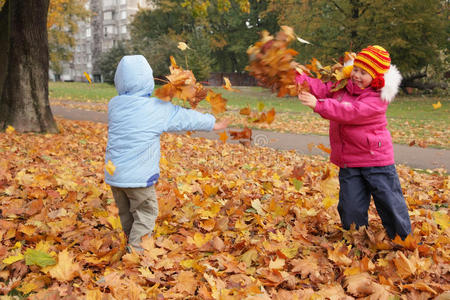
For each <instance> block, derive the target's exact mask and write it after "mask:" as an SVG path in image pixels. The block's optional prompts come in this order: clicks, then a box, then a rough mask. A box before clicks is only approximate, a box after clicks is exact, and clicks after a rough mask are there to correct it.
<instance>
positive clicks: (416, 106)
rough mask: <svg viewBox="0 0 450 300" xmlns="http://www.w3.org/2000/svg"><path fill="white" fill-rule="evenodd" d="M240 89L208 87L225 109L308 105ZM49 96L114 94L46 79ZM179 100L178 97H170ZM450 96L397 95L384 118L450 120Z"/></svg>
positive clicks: (92, 98) (106, 88)
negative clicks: (224, 103)
mask: <svg viewBox="0 0 450 300" xmlns="http://www.w3.org/2000/svg"><path fill="white" fill-rule="evenodd" d="M236 88H237V89H239V90H240V92H230V91H227V90H225V89H223V88H217V87H212V89H213V90H214V91H215V92H218V93H221V94H222V96H223V97H224V98H226V99H227V100H228V102H227V107H228V109H240V108H243V107H246V106H247V105H249V106H250V108H252V109H253V110H256V109H257V107H258V103H259V102H262V103H264V105H265V108H266V109H271V108H272V107H273V108H275V111H276V112H298V113H302V112H307V111H310V109H309V108H308V107H305V106H304V105H301V104H300V103H299V102H298V100H297V98H295V97H284V98H279V97H276V94H273V93H271V92H270V91H269V90H267V89H264V88H261V87H236ZM49 92H50V99H59V100H72V101H82V102H100V103H107V102H108V101H109V99H111V98H112V97H114V96H116V95H117V92H116V89H115V88H114V86H113V85H110V84H106V83H94V84H88V83H82V82H50V84H49ZM437 101H441V103H442V107H441V108H439V109H434V108H433V106H432V104H433V103H436V102H437ZM174 102H175V103H177V104H181V103H182V102H181V101H174ZM199 106H200V108H208V107H209V104H208V103H207V102H206V101H202V102H200V104H199ZM449 113H450V100H449V99H443V98H437V97H410V96H399V97H397V98H396V99H395V101H394V102H393V103H392V104H391V105H389V109H388V112H387V117H388V118H395V119H404V120H415V121H423V122H426V121H436V120H441V121H444V122H445V123H446V124H449V123H450V118H449V117H448V116H449V115H450V114H449Z"/></svg>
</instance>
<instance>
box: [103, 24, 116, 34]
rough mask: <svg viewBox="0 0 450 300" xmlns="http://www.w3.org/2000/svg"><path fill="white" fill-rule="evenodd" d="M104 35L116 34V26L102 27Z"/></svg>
mask: <svg viewBox="0 0 450 300" xmlns="http://www.w3.org/2000/svg"><path fill="white" fill-rule="evenodd" d="M104 32H105V36H108V35H111V34H116V26H114V25H108V26H105V27H104Z"/></svg>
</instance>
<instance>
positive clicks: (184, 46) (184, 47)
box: [177, 42, 191, 51]
mask: <svg viewBox="0 0 450 300" xmlns="http://www.w3.org/2000/svg"><path fill="white" fill-rule="evenodd" d="M177 48H178V49H180V50H181V51H184V50H186V49H191V48H189V46H188V45H187V44H186V43H185V42H179V43H178V46H177Z"/></svg>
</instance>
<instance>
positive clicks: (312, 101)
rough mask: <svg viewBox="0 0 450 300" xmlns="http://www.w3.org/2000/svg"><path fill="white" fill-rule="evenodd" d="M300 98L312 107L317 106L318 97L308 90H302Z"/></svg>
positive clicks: (303, 102)
mask: <svg viewBox="0 0 450 300" xmlns="http://www.w3.org/2000/svg"><path fill="white" fill-rule="evenodd" d="M298 99H300V102H301V103H302V104H304V105H306V106H308V107H311V108H312V109H314V108H316V104H317V98H316V97H314V95H313V94H311V93H308V92H300V93H299V94H298Z"/></svg>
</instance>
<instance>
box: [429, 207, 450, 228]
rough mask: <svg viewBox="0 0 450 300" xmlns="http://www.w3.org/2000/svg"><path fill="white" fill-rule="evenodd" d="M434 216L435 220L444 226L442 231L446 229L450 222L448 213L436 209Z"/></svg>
mask: <svg viewBox="0 0 450 300" xmlns="http://www.w3.org/2000/svg"><path fill="white" fill-rule="evenodd" d="M433 217H434V220H435V222H436V223H437V224H438V225H439V226H440V227H441V228H442V231H446V230H447V228H448V226H449V224H450V218H449V216H448V215H447V214H446V213H443V212H440V211H435V212H434V213H433Z"/></svg>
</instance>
